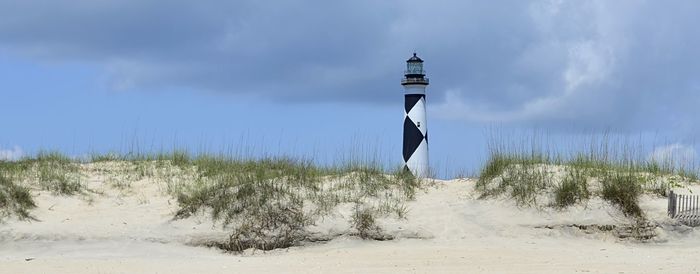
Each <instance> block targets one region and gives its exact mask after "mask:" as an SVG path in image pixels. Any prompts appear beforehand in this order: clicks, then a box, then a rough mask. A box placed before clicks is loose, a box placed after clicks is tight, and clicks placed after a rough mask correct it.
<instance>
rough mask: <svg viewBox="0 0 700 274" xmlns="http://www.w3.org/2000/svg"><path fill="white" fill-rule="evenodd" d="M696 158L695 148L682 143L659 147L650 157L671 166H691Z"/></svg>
mask: <svg viewBox="0 0 700 274" xmlns="http://www.w3.org/2000/svg"><path fill="white" fill-rule="evenodd" d="M696 157H697V152H696V151H695V148H694V147H693V146H689V145H684V144H680V143H675V144H671V145H667V146H662V147H658V148H656V149H655V150H654V151H653V152H652V153H651V154H650V155H649V159H650V160H653V161H657V162H660V163H671V164H691V163H693V162H694V161H695V158H696Z"/></svg>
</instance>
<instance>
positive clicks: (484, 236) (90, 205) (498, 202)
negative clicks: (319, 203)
mask: <svg viewBox="0 0 700 274" xmlns="http://www.w3.org/2000/svg"><path fill="white" fill-rule="evenodd" d="M105 181H106V180H105V178H104V177H101V176H99V175H91V176H89V178H88V187H89V188H90V189H92V190H94V193H92V194H90V195H89V197H87V198H86V197H85V196H71V197H67V196H56V195H52V194H51V193H48V192H38V194H36V197H35V200H36V202H37V206H38V207H37V208H36V209H34V210H33V211H32V214H33V215H34V216H35V217H36V218H37V219H38V221H34V222H24V221H17V220H14V219H11V220H8V221H7V222H6V223H4V224H2V225H0V265H2V269H0V272H2V273H97V272H99V273H126V272H128V273H164V272H167V273H195V272H197V273H216V272H222V271H245V272H256V273H257V272H267V273H307V272H326V273H367V272H372V273H397V272H409V273H465V272H499V273H526V272H529V273H543V272H544V273H562V272H602V273H610V272H628V273H629V272H631V273H644V272H670V271H676V272H695V271H697V270H696V268H695V265H697V259H696V258H695V256H694V255H693V254H697V252H698V251H700V248H699V246H700V245H699V244H700V240H698V239H700V237H698V235H697V233H696V232H695V230H693V229H689V228H685V229H684V230H682V231H680V230H679V231H674V230H670V231H667V230H664V229H662V228H658V233H659V236H658V237H657V239H655V240H654V241H652V242H648V243H640V242H636V241H629V240H621V239H619V238H617V237H615V236H613V235H612V234H611V233H602V232H600V233H599V232H596V233H592V232H591V231H585V230H581V229H579V228H576V227H571V226H569V225H572V224H576V225H592V224H595V225H620V224H623V223H624V222H625V220H624V218H623V217H622V216H621V215H620V214H617V213H616V210H615V209H614V208H612V207H611V206H610V205H609V204H607V203H605V202H603V201H601V200H596V199H592V200H591V201H589V202H588V203H587V204H586V205H585V206H576V207H573V208H570V209H568V210H566V211H558V210H554V209H546V208H545V209H535V208H521V207H517V206H516V205H514V204H513V202H512V201H509V200H507V199H486V200H482V199H477V198H478V197H477V196H478V195H477V194H476V193H475V192H474V184H475V180H473V179H459V180H451V181H440V180H436V181H435V182H433V183H432V184H431V186H430V187H428V188H426V190H424V191H419V193H418V194H417V197H416V200H415V201H412V202H409V203H408V209H409V212H408V216H407V219H405V220H395V219H383V220H381V221H380V224H381V225H382V227H383V228H384V230H385V231H386V232H387V233H389V234H392V235H395V236H396V239H395V240H391V241H368V240H361V239H359V238H357V237H353V236H350V235H348V234H347V233H346V232H347V231H343V227H346V225H345V224H340V223H337V222H344V221H345V222H346V220H344V219H343V218H341V217H342V215H343V213H342V212H341V213H340V214H339V216H341V217H339V218H329V219H328V220H324V221H322V222H319V223H318V224H317V225H316V226H315V227H312V230H315V231H316V232H318V233H328V234H329V235H336V236H337V235H340V236H337V237H336V238H335V239H333V240H331V241H328V242H316V243H306V244H304V245H303V246H298V247H292V248H287V249H279V250H274V251H268V252H262V251H256V252H253V251H247V252H245V253H243V254H231V253H225V252H222V251H221V250H218V249H215V248H206V247H201V246H193V243H197V242H202V241H205V240H210V239H221V238H225V237H226V235H227V234H226V231H224V230H222V229H221V228H220V227H219V226H218V225H217V224H214V223H212V222H211V221H209V220H208V218H206V217H205V216H195V217H191V218H188V219H184V220H173V215H174V213H175V211H176V210H177V204H176V201H175V200H174V199H173V198H172V197H170V196H169V195H167V194H165V193H164V191H163V188H164V187H163V186H162V185H159V183H158V182H154V181H150V180H139V181H135V182H134V183H132V185H131V186H130V188H129V189H126V190H125V189H118V188H114V187H112V186H110V185H109V184H107V183H105ZM665 203H666V200H665V199H662V198H656V197H651V196H645V197H643V199H642V207H643V208H644V209H645V210H646V211H647V212H648V214H649V217H650V219H652V220H654V221H657V222H660V223H662V224H667V223H671V222H672V221H671V220H669V219H668V218H667V217H666V216H665V210H666V208H665V205H666V204H665ZM547 226H548V227H550V228H546V227H547ZM552 227H554V228H552Z"/></svg>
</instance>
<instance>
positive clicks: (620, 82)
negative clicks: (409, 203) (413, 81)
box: [0, 0, 700, 176]
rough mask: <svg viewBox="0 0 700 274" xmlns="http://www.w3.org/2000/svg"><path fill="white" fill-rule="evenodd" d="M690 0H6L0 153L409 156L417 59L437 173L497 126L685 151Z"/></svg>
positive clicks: (697, 10) (460, 167) (696, 85)
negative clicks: (407, 93) (407, 77)
mask: <svg viewBox="0 0 700 274" xmlns="http://www.w3.org/2000/svg"><path fill="white" fill-rule="evenodd" d="M698 14H700V2H697V1H691V0H688V1H682V0H671V1H645V0H635V1H631V0H630V1H627V0H621V1H595V0H589V1H585V0H584V1H563V0H552V1H515V0H513V1H508V0H503V1H464V0H459V1H457V0H454V1H451V0H435V1H415V0H406V1H401V0H386V1H373V0H353V1H321V0H318V1H311V0H309V1H301V0H299V1H295V0H278V1H253V0H238V1H219V0H211V1H185V0H170V1H151V0H145V1H144V0H119V1H117V0H71V1H52V0H23V1H10V0H0V158H2V159H16V158H18V157H21V156H26V155H31V154H33V153H36V152H37V151H40V150H59V151H62V152H64V153H67V154H70V155H74V156H81V155H87V154H89V153H94V152H108V151H118V152H125V151H133V150H139V151H159V150H168V149H172V148H173V147H180V148H187V149H189V150H191V151H204V150H209V151H223V150H227V151H235V152H237V153H249V154H251V155H282V154H284V155H296V156H303V157H307V156H310V157H314V158H316V159H319V161H321V162H333V161H342V160H344V159H347V158H363V157H364V158H380V159H381V160H382V161H385V162H390V163H396V164H400V162H401V152H400V149H401V138H402V133H401V130H402V125H403V115H404V113H403V88H402V87H401V85H400V80H401V78H402V76H403V75H402V73H403V70H404V69H405V60H406V59H407V58H409V57H410V56H411V55H412V53H413V52H417V53H418V55H419V56H420V57H421V58H422V59H424V60H425V68H426V70H427V74H428V75H427V76H428V77H429V78H430V86H429V87H428V91H427V93H428V94H427V109H428V121H429V132H430V138H431V139H430V158H431V166H432V167H433V168H434V169H436V170H438V172H439V173H440V174H442V175H443V176H450V174H454V173H459V172H473V171H475V170H478V168H479V167H480V165H482V164H483V161H484V160H485V158H486V152H487V146H488V143H489V141H490V140H491V139H490V138H493V137H491V136H493V130H494V128H496V129H497V130H498V131H499V132H503V131H505V132H510V133H508V134H505V135H507V136H513V137H514V138H518V136H520V135H521V134H520V133H519V132H527V131H531V130H533V131H538V132H546V134H547V135H548V136H551V138H552V139H555V141H554V142H555V143H558V142H568V141H570V140H577V139H580V138H585V137H586V136H590V135H591V134H597V133H601V132H607V133H612V134H616V135H620V136H633V138H637V137H639V138H641V139H643V140H644V141H642V142H644V143H653V146H652V147H653V149H651V150H650V151H649V155H650V157H655V156H654V155H659V154H664V155H665V154H679V155H683V157H686V158H693V159H694V158H695V157H696V154H697V148H696V139H697V136H698V135H699V134H700V119H699V118H700V117H699V116H700V115H699V113H700V112H698V110H697V106H698V102H700V77H698V76H699V73H698V72H700V51H699V49H700V28H698V27H697V26H699V25H700V17H699V16H697V15H698Z"/></svg>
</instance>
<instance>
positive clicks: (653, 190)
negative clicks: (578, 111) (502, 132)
mask: <svg viewBox="0 0 700 274" xmlns="http://www.w3.org/2000/svg"><path fill="white" fill-rule="evenodd" d="M543 140H544V141H543ZM546 140H547V137H546V136H545V137H538V136H535V137H525V138H524V139H523V140H515V141H513V140H507V141H503V140H502V139H498V138H494V139H493V140H491V142H490V145H489V156H488V159H487V161H486V162H485V164H484V166H483V167H482V169H481V173H480V177H479V179H478V181H477V183H476V189H477V191H478V192H479V193H480V196H481V198H489V197H496V196H505V197H509V198H511V199H513V200H514V201H515V202H516V203H517V204H518V205H520V206H535V207H542V206H551V207H555V208H558V209H565V208H567V207H569V206H573V205H577V204H585V202H586V201H587V200H589V199H590V198H591V197H600V198H602V199H604V200H606V201H608V202H610V203H611V204H612V205H614V206H616V207H617V208H619V209H620V211H621V212H622V213H623V214H624V215H625V216H628V217H632V218H636V219H643V218H644V213H643V211H642V210H641V209H640V207H639V204H638V201H639V196H640V195H642V194H655V195H662V196H663V195H665V193H667V192H668V190H669V188H670V187H674V186H675V187H678V186H682V185H683V184H688V183H693V182H697V181H698V170H697V169H696V168H695V166H694V165H693V164H692V163H683V162H674V161H672V160H659V159H654V158H652V157H649V156H648V152H647V151H648V150H646V149H645V148H644V147H643V146H641V145H639V144H634V143H631V142H629V141H627V140H617V139H614V140H613V139H611V138H610V137H606V136H603V137H601V138H598V137H591V140H590V141H588V142H586V144H584V145H581V146H578V147H577V148H576V149H571V148H568V149H562V148H561V147H558V148H554V146H552V145H551V144H548V143H547V141H546ZM514 144H515V145H514ZM681 182H683V183H681Z"/></svg>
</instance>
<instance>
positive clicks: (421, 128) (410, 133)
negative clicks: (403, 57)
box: [401, 53, 429, 178]
mask: <svg viewBox="0 0 700 274" xmlns="http://www.w3.org/2000/svg"><path fill="white" fill-rule="evenodd" d="M401 85H402V86H403V88H404V97H405V104H404V110H405V115H404V120H403V160H404V163H406V165H405V168H406V169H408V170H409V171H410V172H411V173H413V175H415V176H416V177H420V178H425V177H427V176H428V175H429V174H428V173H429V167H428V123H427V120H426V116H425V88H426V87H428V78H427V77H425V71H424V70H423V60H421V59H420V58H418V56H417V55H416V54H415V53H413V57H411V58H410V59H408V60H407V61H406V71H405V72H404V78H403V79H402V80H401Z"/></svg>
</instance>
